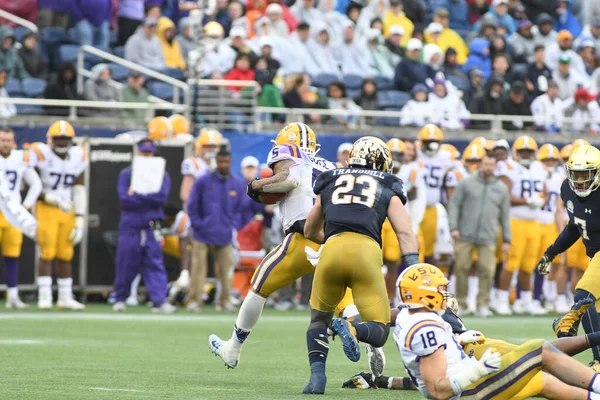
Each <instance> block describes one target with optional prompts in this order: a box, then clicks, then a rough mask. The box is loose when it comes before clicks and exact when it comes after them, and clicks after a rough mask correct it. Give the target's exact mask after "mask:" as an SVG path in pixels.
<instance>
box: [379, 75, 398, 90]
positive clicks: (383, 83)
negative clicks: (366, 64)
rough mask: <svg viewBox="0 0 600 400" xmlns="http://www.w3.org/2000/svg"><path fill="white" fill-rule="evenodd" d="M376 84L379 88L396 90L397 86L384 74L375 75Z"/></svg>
mask: <svg viewBox="0 0 600 400" xmlns="http://www.w3.org/2000/svg"><path fill="white" fill-rule="evenodd" d="M375 86H377V90H394V89H395V88H396V86H394V81H393V80H391V79H388V78H385V77H383V76H377V77H375Z"/></svg>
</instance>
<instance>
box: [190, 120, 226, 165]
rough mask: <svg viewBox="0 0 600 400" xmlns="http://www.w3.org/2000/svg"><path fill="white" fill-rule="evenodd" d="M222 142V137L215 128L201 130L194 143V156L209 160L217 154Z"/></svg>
mask: <svg viewBox="0 0 600 400" xmlns="http://www.w3.org/2000/svg"><path fill="white" fill-rule="evenodd" d="M222 141H223V135H221V132H219V131H218V130H216V129H215V128H209V127H206V128H202V129H200V134H199V135H198V137H197V138H196V142H195V143H194V147H195V150H196V154H198V155H199V156H200V157H204V158H211V157H213V156H215V155H216V154H217V152H218V147H219V146H220V145H221V142H222Z"/></svg>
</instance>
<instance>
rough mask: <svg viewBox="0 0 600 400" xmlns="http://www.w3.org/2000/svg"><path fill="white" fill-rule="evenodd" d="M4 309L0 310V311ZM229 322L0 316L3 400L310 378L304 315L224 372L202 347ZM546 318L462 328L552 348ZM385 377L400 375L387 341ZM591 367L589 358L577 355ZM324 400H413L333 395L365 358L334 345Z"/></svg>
mask: <svg viewBox="0 0 600 400" xmlns="http://www.w3.org/2000/svg"><path fill="white" fill-rule="evenodd" d="M1 306H2V310H3V309H4V308H3V305H1ZM234 320H235V316H234V315H231V314H217V313H215V312H214V311H213V310H210V309H209V310H207V311H205V312H204V313H203V314H198V315H191V314H188V313H186V312H185V311H179V312H178V313H177V314H175V315H172V316H171V315H169V316H163V315H154V314H151V313H150V312H149V310H148V309H147V308H146V307H137V308H131V307H130V308H129V309H128V311H127V313H125V314H118V315H116V314H113V313H112V312H111V309H110V307H109V306H107V305H91V306H89V307H88V310H87V311H86V312H84V313H65V312H57V311H53V312H47V313H40V312H37V311H35V310H33V311H29V312H25V313H16V312H2V313H0V360H1V361H2V362H1V363H0V393H1V395H0V396H1V398H2V399H238V398H239V399H242V398H243V399H292V398H301V397H302V396H301V395H299V393H300V392H301V390H302V387H303V386H304V385H305V384H306V382H307V380H308V375H309V368H308V361H307V357H306V342H305V330H306V327H307V326H308V312H298V311H292V312H285V313H280V312H276V311H273V310H266V311H265V313H264V315H263V318H262V319H261V321H260V322H259V324H258V326H257V327H256V329H255V330H254V331H253V333H252V334H251V335H250V337H249V339H248V342H247V345H246V346H245V348H244V352H243V354H242V358H241V363H240V366H239V367H238V368H237V369H235V370H228V369H226V368H225V367H224V365H223V363H222V362H221V361H220V359H218V358H216V357H214V356H213V355H212V354H211V353H210V350H209V349H208V345H207V338H208V335H209V334H210V333H217V334H219V335H221V336H222V337H226V338H228V337H229V336H230V335H231V329H232V325H233V322H234ZM551 321H552V318H551V317H544V318H531V317H522V318H517V317H511V318H493V319H488V320H482V319H476V318H471V319H466V320H465V323H466V324H467V326H468V327H470V328H471V329H478V330H481V331H482V332H484V333H485V334H486V336H489V337H495V338H502V339H504V340H508V341H511V342H514V343H521V342H524V341H526V340H528V339H531V338H538V337H542V338H547V339H552V331H551V329H550V324H551ZM386 355H387V360H388V364H387V365H388V366H387V369H386V375H396V376H398V375H403V374H404V368H403V367H402V364H401V361H400V357H399V355H398V352H397V350H396V348H395V344H394V343H393V340H392V338H391V337H390V340H389V341H388V344H387V346H386ZM579 359H580V360H581V361H586V362H587V361H589V360H590V359H591V354H583V355H581V356H580V358H579ZM327 366H328V388H327V392H326V395H327V396H328V397H330V398H349V399H353V398H364V397H365V396H368V398H374V399H388V398H389V399H391V398H394V399H398V398H401V399H417V398H420V396H419V395H418V394H417V393H416V392H415V393H408V392H404V393H399V392H389V391H386V390H377V391H369V393H367V392H366V391H358V390H347V389H341V388H340V387H341V383H342V382H343V381H344V380H346V379H348V378H349V377H350V376H352V375H353V374H354V373H356V372H359V371H361V370H363V371H366V370H367V369H368V365H367V361H366V356H365V355H364V354H363V358H362V359H361V360H360V361H359V362H358V363H352V362H350V361H348V360H347V359H346V357H345V356H344V354H343V352H342V350H341V344H340V343H339V341H338V342H333V343H332V345H331V350H330V353H329V358H328V362H327Z"/></svg>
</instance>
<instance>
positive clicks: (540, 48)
mask: <svg viewBox="0 0 600 400" xmlns="http://www.w3.org/2000/svg"><path fill="white" fill-rule="evenodd" d="M545 49H546V45H545V44H544V43H537V44H536V45H535V47H534V48H533V51H538V50H545Z"/></svg>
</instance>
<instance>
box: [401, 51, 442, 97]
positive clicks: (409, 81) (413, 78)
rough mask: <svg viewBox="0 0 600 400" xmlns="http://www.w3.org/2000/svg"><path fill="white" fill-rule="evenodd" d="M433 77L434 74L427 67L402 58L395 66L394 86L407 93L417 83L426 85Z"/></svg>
mask: <svg viewBox="0 0 600 400" xmlns="http://www.w3.org/2000/svg"><path fill="white" fill-rule="evenodd" d="M434 75H435V72H434V71H433V69H432V68H431V67H430V66H429V65H425V64H422V63H421V62H419V61H418V60H417V61H413V60H411V59H409V58H408V57H404V58H403V59H402V61H400V63H399V64H398V65H397V66H396V72H395V75H394V84H395V85H396V89H397V90H402V91H404V92H409V91H410V90H411V89H412V88H413V86H415V85H416V84H417V83H426V81H427V79H433V78H434Z"/></svg>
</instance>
